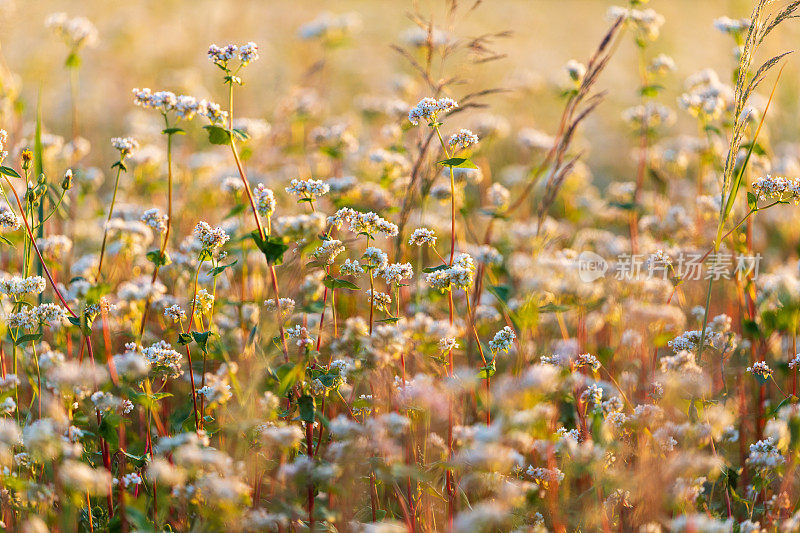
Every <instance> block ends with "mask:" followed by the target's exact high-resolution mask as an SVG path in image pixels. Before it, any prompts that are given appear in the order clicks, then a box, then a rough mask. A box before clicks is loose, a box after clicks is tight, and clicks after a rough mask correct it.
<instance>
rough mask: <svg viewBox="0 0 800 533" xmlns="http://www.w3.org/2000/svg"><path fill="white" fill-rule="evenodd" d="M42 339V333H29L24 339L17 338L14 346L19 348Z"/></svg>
mask: <svg viewBox="0 0 800 533" xmlns="http://www.w3.org/2000/svg"><path fill="white" fill-rule="evenodd" d="M41 338H42V334H41V333H29V334H27V335H23V336H22V337H17V340H16V341H15V342H14V344H16V345H17V346H19V345H20V344H25V343H26V342H36V341H38V340H39V339H41Z"/></svg>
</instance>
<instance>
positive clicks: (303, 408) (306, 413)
mask: <svg viewBox="0 0 800 533" xmlns="http://www.w3.org/2000/svg"><path fill="white" fill-rule="evenodd" d="M297 406H298V407H299V408H300V420H302V421H304V422H309V423H311V422H313V421H314V414H315V413H316V410H317V408H316V405H315V403H314V397H313V396H306V395H303V396H300V398H299V399H298V400H297Z"/></svg>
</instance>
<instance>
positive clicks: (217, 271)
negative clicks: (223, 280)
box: [211, 259, 239, 278]
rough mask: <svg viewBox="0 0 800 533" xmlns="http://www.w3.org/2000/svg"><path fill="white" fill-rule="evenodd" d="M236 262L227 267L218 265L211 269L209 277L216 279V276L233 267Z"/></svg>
mask: <svg viewBox="0 0 800 533" xmlns="http://www.w3.org/2000/svg"><path fill="white" fill-rule="evenodd" d="M238 262H239V260H238V259H236V260H234V261H233V263H229V264H227V265H220V266H216V267H214V268H212V269H211V276H212V277H215V278H216V277H217V276H219V275H220V274H222V273H223V272H225V269H226V268H228V267H232V266H233V265H235V264H236V263H238Z"/></svg>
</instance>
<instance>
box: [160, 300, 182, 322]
mask: <svg viewBox="0 0 800 533" xmlns="http://www.w3.org/2000/svg"><path fill="white" fill-rule="evenodd" d="M164 317H165V318H166V319H167V320H170V321H171V322H180V321H181V320H185V319H186V312H185V311H184V310H183V309H181V306H180V305H178V304H175V305H170V306H169V307H165V308H164Z"/></svg>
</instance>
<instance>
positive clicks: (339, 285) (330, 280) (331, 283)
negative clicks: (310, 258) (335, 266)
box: [322, 274, 361, 291]
mask: <svg viewBox="0 0 800 533" xmlns="http://www.w3.org/2000/svg"><path fill="white" fill-rule="evenodd" d="M322 284H323V285H325V286H326V287H328V288H329V289H348V290H351V291H359V290H361V289H360V288H359V286H358V285H356V284H355V283H352V282H350V281H347V280H346V279H336V278H334V277H333V276H331V275H330V274H328V275H327V276H325V279H323V280H322Z"/></svg>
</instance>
